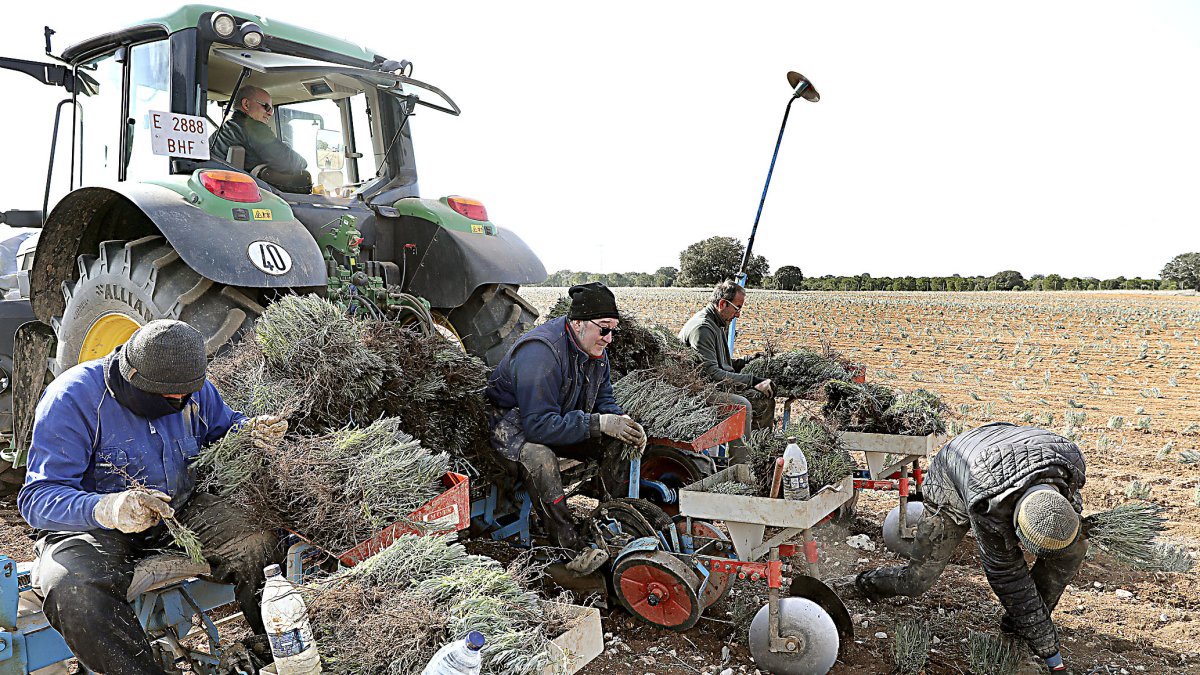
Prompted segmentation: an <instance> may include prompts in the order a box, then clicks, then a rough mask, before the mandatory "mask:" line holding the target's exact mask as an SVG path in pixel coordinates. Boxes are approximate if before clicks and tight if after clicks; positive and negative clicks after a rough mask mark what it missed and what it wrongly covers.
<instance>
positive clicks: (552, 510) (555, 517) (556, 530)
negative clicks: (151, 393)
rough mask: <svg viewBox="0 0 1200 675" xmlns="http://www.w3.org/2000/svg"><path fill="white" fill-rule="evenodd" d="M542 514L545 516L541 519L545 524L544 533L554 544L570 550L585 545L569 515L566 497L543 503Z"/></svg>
mask: <svg viewBox="0 0 1200 675" xmlns="http://www.w3.org/2000/svg"><path fill="white" fill-rule="evenodd" d="M542 515H543V516H545V518H543V520H544V521H545V525H546V534H548V535H549V536H550V540H551V541H553V542H554V543H555V544H557V545H559V546H561V547H562V548H569V549H571V550H572V551H578V550H579V549H581V548H583V547H584V546H586V545H587V542H586V540H585V539H584V538H583V537H581V536H579V530H578V529H577V528H576V526H575V519H574V518H572V517H571V510H570V509H569V508H567V500H566V499H559V500H558V501H557V502H550V503H548V504H544V508H543V514H542Z"/></svg>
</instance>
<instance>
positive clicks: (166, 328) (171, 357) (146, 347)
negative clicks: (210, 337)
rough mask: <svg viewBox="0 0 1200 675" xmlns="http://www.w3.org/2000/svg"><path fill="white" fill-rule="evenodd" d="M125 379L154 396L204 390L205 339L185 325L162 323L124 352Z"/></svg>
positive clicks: (143, 331) (136, 335) (145, 329)
mask: <svg viewBox="0 0 1200 675" xmlns="http://www.w3.org/2000/svg"><path fill="white" fill-rule="evenodd" d="M120 367H121V377H123V378H125V380H126V381H128V382H129V384H132V385H133V386H135V387H137V388H138V389H141V390H142V391H145V392H149V393H151V394H193V393H195V392H198V391H200V389H201V388H203V387H204V371H205V369H206V368H207V367H208V357H207V356H206V354H205V352H204V336H203V335H201V334H200V331H198V330H196V329H195V328H192V327H191V326H189V325H187V324H186V323H184V322H182V321H173V320H171V319H159V320H157V321H151V322H150V323H148V324H146V325H145V326H142V327H141V328H139V329H137V330H136V331H134V332H133V335H132V336H130V338H129V341H128V342H126V343H125V346H124V347H122V348H121V355H120Z"/></svg>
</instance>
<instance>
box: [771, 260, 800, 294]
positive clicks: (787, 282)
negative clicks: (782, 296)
mask: <svg viewBox="0 0 1200 675" xmlns="http://www.w3.org/2000/svg"><path fill="white" fill-rule="evenodd" d="M803 284H804V272H801V271H800V268H799V267H796V266H795V265H784V266H783V267H780V268H779V269H777V270H775V284H774V285H775V288H778V289H779V290H781V291H798V290H800V287H801V286H802V285H803Z"/></svg>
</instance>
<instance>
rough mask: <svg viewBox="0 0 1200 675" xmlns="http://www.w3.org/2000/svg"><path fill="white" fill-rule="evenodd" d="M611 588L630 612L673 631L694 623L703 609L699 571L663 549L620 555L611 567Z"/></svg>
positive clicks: (684, 628) (689, 626)
mask: <svg viewBox="0 0 1200 675" xmlns="http://www.w3.org/2000/svg"><path fill="white" fill-rule="evenodd" d="M613 590H614V592H615V593H616V595H617V599H618V600H619V601H620V602H621V605H622V606H623V607H624V608H625V609H626V610H627V611H628V612H629V613H630V614H633V615H634V616H636V617H639V618H641V619H642V620H643V621H646V622H647V623H650V624H653V625H655V626H660V627H662V628H669V629H671V630H674V631H681V632H682V631H685V630H688V629H689V628H691V627H692V626H695V625H696V622H697V621H699V620H700V615H701V614H702V613H703V612H704V607H703V605H702V604H701V602H700V598H699V597H698V595H697V593H698V591H699V590H700V577H699V575H698V574H697V573H696V572H695V571H693V570H692V569H691V568H689V567H688V566H687V565H685V564H684V563H683V562H681V561H679V560H678V559H676V558H675V557H674V556H672V555H671V554H669V553H666V552H664V551H639V552H636V553H630V554H629V555H627V556H624V557H622V558H621V559H620V560H619V561H618V562H617V564H616V566H615V567H614V568H613Z"/></svg>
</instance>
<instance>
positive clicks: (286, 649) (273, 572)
mask: <svg viewBox="0 0 1200 675" xmlns="http://www.w3.org/2000/svg"><path fill="white" fill-rule="evenodd" d="M263 571H264V572H266V574H267V585H266V586H265V587H263V596H262V619H263V623H264V624H266V627H267V638H268V639H270V641H271V654H272V655H274V657H275V671H276V672H277V673H279V675H316V674H317V673H320V672H321V655H320V654H319V653H317V641H316V640H314V639H313V634H312V628H311V627H310V626H309V625H308V609H307V608H305V606H304V598H302V597H300V592H299V591H298V590H296V587H295V586H294V585H292V584H291V582H289V581H288V580H287V579H284V578H283V575H282V574H280V572H279V565H268V566H267V567H266V569H264V570H263Z"/></svg>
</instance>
